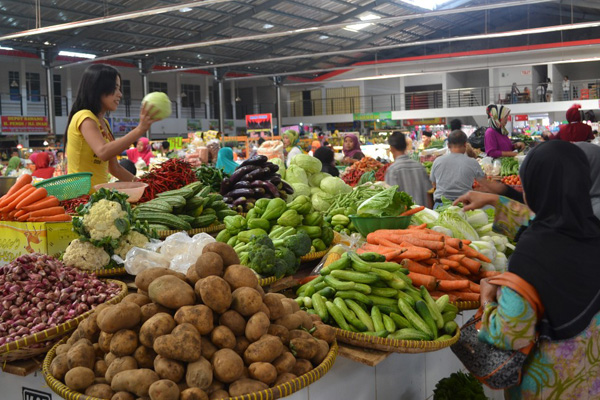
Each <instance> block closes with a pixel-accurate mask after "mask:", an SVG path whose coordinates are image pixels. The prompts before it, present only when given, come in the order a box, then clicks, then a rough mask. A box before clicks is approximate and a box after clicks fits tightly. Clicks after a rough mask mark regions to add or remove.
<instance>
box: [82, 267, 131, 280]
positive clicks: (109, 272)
mask: <svg viewBox="0 0 600 400" xmlns="http://www.w3.org/2000/svg"><path fill="white" fill-rule="evenodd" d="M85 272H90V273H94V274H96V276H97V277H99V278H105V277H108V276H119V275H126V274H127V271H126V270H125V268H124V267H120V268H107V269H97V270H95V271H85Z"/></svg>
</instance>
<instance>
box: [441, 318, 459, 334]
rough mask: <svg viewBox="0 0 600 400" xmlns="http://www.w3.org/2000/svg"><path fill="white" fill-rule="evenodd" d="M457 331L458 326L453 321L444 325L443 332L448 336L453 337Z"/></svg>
mask: <svg viewBox="0 0 600 400" xmlns="http://www.w3.org/2000/svg"><path fill="white" fill-rule="evenodd" d="M457 329H458V324H457V323H456V322H454V321H448V322H446V323H445V324H444V332H446V334H448V335H454V334H455V333H456V330H457Z"/></svg>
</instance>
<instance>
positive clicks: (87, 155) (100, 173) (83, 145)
mask: <svg viewBox="0 0 600 400" xmlns="http://www.w3.org/2000/svg"><path fill="white" fill-rule="evenodd" d="M87 118H90V119H91V120H93V121H94V122H96V124H97V125H98V129H99V130H100V132H101V133H102V136H103V137H104V140H105V141H106V142H107V143H108V142H110V141H112V140H114V138H113V136H112V132H110V128H109V131H108V132H105V131H104V129H103V128H102V125H101V124H100V120H99V119H98V117H97V116H96V115H94V113H92V112H91V111H90V110H81V111H78V112H77V113H76V114H75V115H73V118H72V119H71V123H69V129H68V130H67V154H66V155H67V172H68V173H69V174H74V173H76V172H91V173H92V190H91V191H92V192H93V191H94V186H95V185H98V184H100V183H106V182H108V161H102V160H101V159H100V158H98V157H97V156H96V154H94V151H93V150H92V148H91V147H90V145H89V144H88V143H87V142H86V140H85V138H84V137H83V134H82V133H81V130H80V127H81V124H82V123H83V121H84V120H86V119H87ZM104 122H105V123H106V126H108V121H106V119H105V120H104Z"/></svg>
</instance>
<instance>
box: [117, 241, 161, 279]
mask: <svg viewBox="0 0 600 400" xmlns="http://www.w3.org/2000/svg"><path fill="white" fill-rule="evenodd" d="M158 267H160V268H169V259H168V258H167V257H165V255H164V254H161V253H157V252H155V251H151V250H146V249H142V248H139V247H134V248H132V249H131V250H129V251H128V252H127V255H126V256H125V271H127V273H128V274H130V275H137V274H139V273H140V272H142V271H144V270H146V269H148V268H158Z"/></svg>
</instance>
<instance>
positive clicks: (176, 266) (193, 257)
mask: <svg viewBox="0 0 600 400" xmlns="http://www.w3.org/2000/svg"><path fill="white" fill-rule="evenodd" d="M167 239H168V238H167ZM213 242H216V239H215V238H214V237H212V236H210V235H209V234H208V233H205V232H202V233H198V234H196V235H194V237H192V238H191V241H190V243H189V244H188V246H187V248H186V250H185V251H180V252H179V253H178V254H177V255H176V256H175V257H173V259H171V264H170V266H169V268H171V269H172V270H173V271H177V272H181V273H182V274H185V273H187V270H188V269H189V268H190V267H191V266H192V265H195V264H196V261H197V260H198V257H200V255H202V250H204V246H206V245H207V244H209V243H213Z"/></svg>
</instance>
